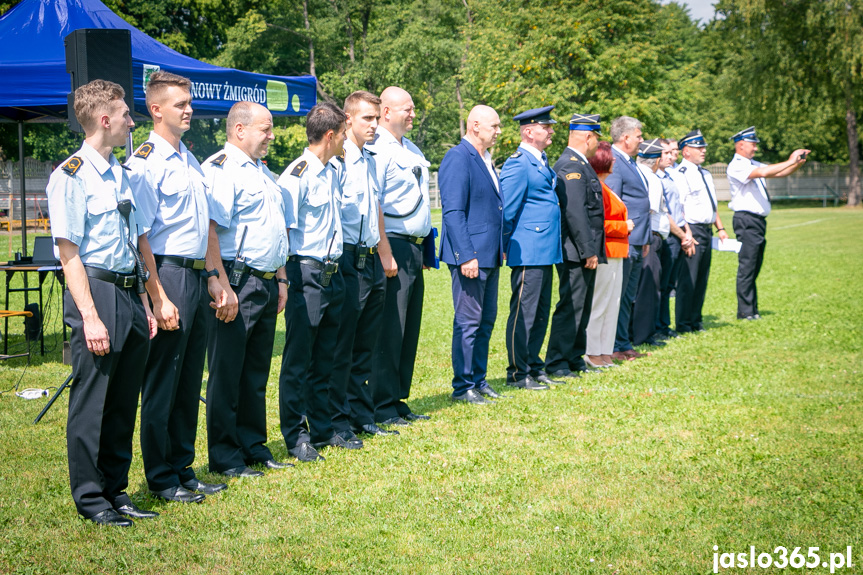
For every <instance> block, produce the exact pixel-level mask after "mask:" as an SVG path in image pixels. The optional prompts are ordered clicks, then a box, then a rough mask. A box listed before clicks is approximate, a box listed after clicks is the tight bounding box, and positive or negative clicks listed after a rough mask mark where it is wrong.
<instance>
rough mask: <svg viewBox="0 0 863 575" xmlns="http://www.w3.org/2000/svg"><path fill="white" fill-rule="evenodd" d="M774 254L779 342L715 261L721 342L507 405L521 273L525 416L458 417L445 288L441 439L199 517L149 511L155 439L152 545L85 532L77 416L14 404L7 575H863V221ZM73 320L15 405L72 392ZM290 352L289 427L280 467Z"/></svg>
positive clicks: (8, 434) (807, 233) (429, 342)
mask: <svg viewBox="0 0 863 575" xmlns="http://www.w3.org/2000/svg"><path fill="white" fill-rule="evenodd" d="M437 217H438V219H439V217H440V216H439V213H438V215H437ZM723 218H724V219H725V221H726V222H727V223H728V224H729V226H728V227H729V231H730V228H731V226H730V222H731V214H730V213H728V212H727V211H726V213H723ZM815 220H817V221H815ZM813 221H815V223H812V222H813ZM768 239H769V244H768V248H767V257H766V261H765V266H764V270H763V272H762V275H761V278H760V279H759V284H758V286H759V292H760V298H761V305H760V307H761V311H762V314H763V316H764V319H763V320H762V321H760V322H738V321H736V320H735V319H734V318H735V312H736V301H735V295H734V294H735V291H734V277H735V273H736V265H737V263H736V257H735V256H734V255H733V254H726V253H714V259H713V269H712V273H711V283H710V288H709V290H708V296H707V302H706V304H705V312H706V320H707V322H706V323H707V327H708V328H709V329H708V331H707V332H705V333H702V334H696V335H689V336H686V337H682V338H680V339H677V340H674V341H672V342H670V343H669V345H668V346H667V347H665V348H663V349H661V350H658V351H653V352H652V355H651V356H650V357H647V358H644V359H641V360H638V361H635V362H629V363H627V364H626V365H624V366H621V367H618V368H615V369H614V370H612V371H610V372H608V373H603V374H600V375H590V376H587V377H584V378H582V379H581V380H580V381H579V382H578V383H574V384H567V385H565V386H560V387H558V388H555V389H552V390H551V391H548V392H543V393H531V392H524V391H521V390H511V389H509V388H506V387H505V386H504V385H503V376H504V373H505V368H506V350H505V347H504V338H503V327H504V325H505V322H506V316H507V309H508V299H509V273H508V272H505V273H503V274H502V276H501V290H500V313H499V314H498V323H497V326H496V329H495V332H494V336H493V340H492V345H491V357H490V379H491V381H492V383H493V385H495V387H496V388H497V389H499V390H500V391H505V392H506V394H507V395H508V396H509V397H508V398H507V399H504V400H501V401H499V402H498V403H497V404H496V405H493V406H484V407H480V408H475V407H472V406H466V405H453V404H451V403H450V401H449V399H448V397H449V393H450V391H451V388H450V384H449V382H450V378H451V371H450V337H451V323H452V303H451V299H450V291H449V290H450V279H449V274H448V273H447V272H445V271H444V270H441V271H435V272H427V273H426V276H425V277H426V297H425V314H424V321H423V331H422V335H421V346H422V352H421V353H420V354H419V357H418V360H417V369H416V375H415V380H414V387H413V394H412V398H411V401H410V403H411V405H412V407H413V408H414V410H416V411H418V412H425V413H429V414H430V415H431V416H432V418H433V419H432V420H431V421H430V422H427V423H423V424H416V425H414V426H412V427H410V428H408V429H406V430H404V431H403V432H402V434H401V435H400V436H398V437H384V438H377V439H370V440H368V441H366V447H365V449H363V450H361V451H359V452H352V451H351V452H346V451H332V450H330V451H328V452H326V453H325V455H326V457H327V461H326V462H325V463H323V464H317V465H300V466H298V467H297V468H296V469H289V470H286V471H280V472H268V473H267V475H266V477H263V478H259V479H252V480H241V481H236V480H235V481H232V482H231V488H230V489H229V490H228V491H227V492H226V493H224V494H221V495H218V496H213V497H209V498H207V500H206V501H205V502H204V503H203V504H201V505H194V506H178V505H175V504H163V503H160V502H157V501H155V500H154V499H152V498H151V497H150V496H149V495H148V494H147V488H146V484H145V482H144V476H143V470H142V464H141V459H140V451H139V448H138V442H137V437H136V440H135V458H134V461H133V465H132V469H131V473H130V485H129V493H130V495H131V496H132V498H133V500H134V501H136V502H137V503H138V504H139V505H141V506H142V507H145V508H149V509H154V510H157V511H159V512H160V513H161V514H162V515H161V517H159V518H158V519H157V520H154V521H146V522H145V521H140V522H138V523H137V525H136V526H135V527H134V528H133V529H130V530H117V529H106V528H98V527H96V526H94V525H92V524H90V523H89V522H86V521H84V520H82V519H80V518H78V517H77V515H76V513H75V508H74V505H73V503H72V499H71V496H70V494H69V485H68V477H67V467H66V451H65V436H64V427H65V420H66V406H67V404H68V399H67V397H63V398H62V399H61V400H60V401H58V402H57V404H56V405H55V406H54V408H53V409H52V410H51V411H50V412H49V413H48V415H47V416H46V417H45V419H44V420H43V422H42V423H40V424H39V425H36V426H34V425H31V423H30V422H31V421H32V419H33V418H34V417H35V415H36V413H37V412H38V411H39V409H40V408H41V407H42V406H43V405H44V403H45V400H43V399H40V400H34V401H25V400H23V399H20V398H18V397H16V396H15V395H14V394H12V393H5V394H3V395H0V453H2V455H3V457H2V458H0V573H7V572H8V573H46V574H47V573H51V574H53V573H106V574H108V573H110V574H114V573H146V574H149V573H152V574H157V573H158V574H161V573H434V574H437V573H444V574H447V573H453V574H456V573H482V574H488V573H513V574H515V573H603V574H612V573H621V574H624V573H626V574H652V573H669V574H687V573H710V572H712V562H713V546H714V545H718V546H719V548H720V551H722V552H735V553H736V552H748V550H749V546H750V545H754V546H755V548H756V549H757V550H758V551H759V552H760V551H772V550H773V549H774V548H775V547H777V546H780V545H782V546H786V547H788V548H789V552H790V550H791V549H792V548H793V547H797V546H802V547H804V549H803V553H804V554H805V553H806V551H807V549H806V548H807V547H809V546H818V547H820V548H821V551H820V553H821V554H822V556H823V557H824V558H825V559H826V553H828V552H835V551H844V550H845V548H846V547H847V546H849V545H850V546H852V548H853V554H854V565H855V567H854V568H853V569H845V570H839V571H837V573H859V572H861V571H859V570H858V569H859V568H858V567H857V565H858V564H863V554H861V551H863V540H861V533H863V520H861V503H863V462H861V451H863V450H861V445H863V433H861V416H863V410H861V407H863V402H861V394H860V386H861V383H863V375H861V372H863V353H861V347H863V343H861V335H863V327H861V326H863V302H861V297H860V296H861V293H863V291H861V286H863V271H861V265H860V264H861V262H863V258H861V256H863V247H861V246H863V212H861V211H849V210H846V209H841V208H840V209H833V208H827V209H823V208H805V209H781V210H777V211H775V212H774V213H773V214H772V215H771V216H770V221H769V231H768ZM2 241H3V240H2V239H0V253H5V250H6V245H5V244H3V243H2ZM46 293H47V289H46ZM56 297H57V294H56V292H55V294H54V298H55V300H54V301H55V304H54V305H55V306H56V305H59V304H58V300H56ZM555 299H556V298H555ZM12 303H13V305H12V307H15V304H16V303H17V301H16V300H14V299H13V302H12ZM18 305H20V303H19V304H18ZM53 318H54V321H53V324H52V326H51V327H50V328H49V330H48V331H49V333H48V336H47V341H48V343H49V347H54V351H53V352H52V353H50V354H48V355H47V356H46V357H45V358H44V359H43V358H41V357H39V356H38V354H37V355H36V356H34V357H33V358H32V362H31V365H30V366H29V368H27V369H26V370H25V369H24V368H25V365H26V361H24V360H15V361H11V362H7V363H6V364H5V365H0V388H2V389H7V388H9V387H11V386H13V385H15V383H16V381H18V380H19V379H20V387H21V388H22V389H23V388H27V387H40V388H44V387H49V386H57V385H59V384H60V383H61V382H62V381H63V379H64V378H65V376H66V374H67V373H68V372H69V370H68V368H67V367H65V366H63V365H61V364H60V363H59V358H60V355H59V353H60V352H59V346H55V345H54V343H53V342H55V341H56V340H57V339H58V338H57V336H56V333H59V320H58V318H57V315H56V314H55V315H54V316H53ZM280 325H282V326H283V323H282V322H281V321H280ZM10 326H11V327H10V331H12V332H13V338H15V337H17V336H15V334H16V333H20V332H22V331H23V328H22V327H21V326H20V320H15V321H14V322H10ZM13 328H14V329H13ZM283 338H284V331H283V328H282V327H280V329H279V333H278V334H277V343H276V351H275V352H274V358H273V364H272V368H271V380H270V381H271V385H270V388H269V393H268V409H267V413H268V426H269V431H270V437H271V442H270V447H271V449H272V450H273V452H274V454H275V456H276V457H277V458H286V457H287V454H286V450H285V446H284V442H283V441H282V439H281V437H280V435H279V426H278V409H277V385H276V381H277V377H278V367H279V364H280V361H279V360H280V356H281V346H282V344H283V341H284V339H283ZM198 449H199V457H198V460H197V461H196V470H197V471H198V472H199V475H200V476H201V477H202V478H203V479H205V480H207V479H209V480H214V479H216V478H215V477H213V476H211V475H209V474H208V473H207V472H206V464H207V461H206V430H205V427H204V417H203V412H202V413H201V415H200V418H199V435H198ZM737 571H741V572H742V571H743V570H737ZM787 571H792V570H791V569H787V570H785V571H779V570H775V569H773V570H763V569H757V570H750V571H747V572H758V573H771V572H772V573H779V572H787ZM805 572H807V573H808V572H812V573H827V572H828V570H827V569H822V568H820V567H819V568H818V569H814V570H805Z"/></svg>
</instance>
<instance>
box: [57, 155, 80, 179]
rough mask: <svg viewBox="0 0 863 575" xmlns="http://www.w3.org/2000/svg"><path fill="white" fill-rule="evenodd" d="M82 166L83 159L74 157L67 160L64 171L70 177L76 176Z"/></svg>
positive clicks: (63, 167)
mask: <svg viewBox="0 0 863 575" xmlns="http://www.w3.org/2000/svg"><path fill="white" fill-rule="evenodd" d="M81 164H82V161H81V158H79V157H78V156H72V157H71V158H69V159H68V160H66V163H65V164H63V166H62V170H63V171H64V172H66V173H67V174H69V175H70V176H74V175H75V172H77V171H78V170H79V169H80V168H81Z"/></svg>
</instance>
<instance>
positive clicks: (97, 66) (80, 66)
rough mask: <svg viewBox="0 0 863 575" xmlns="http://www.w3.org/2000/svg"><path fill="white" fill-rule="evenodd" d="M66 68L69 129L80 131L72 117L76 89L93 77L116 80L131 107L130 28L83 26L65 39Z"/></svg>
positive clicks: (132, 103) (132, 106) (131, 108)
mask: <svg viewBox="0 0 863 575" xmlns="http://www.w3.org/2000/svg"><path fill="white" fill-rule="evenodd" d="M65 43H66V71H67V72H69V74H71V75H72V92H71V93H70V94H69V98H68V109H67V114H68V118H69V129H70V130H72V131H73V132H83V131H84V129H83V128H82V127H81V124H79V123H78V120H77V119H76V118H75V90H76V89H78V87H80V86H83V85H84V84H87V83H89V82H92V81H93V80H109V81H111V82H116V83H117V84H120V86H122V87H123V90H124V91H125V92H126V97H125V98H124V100H125V101H126V104H127V105H128V106H129V110H133V109H134V104H135V103H134V100H133V94H132V34H131V33H130V32H129V30H102V29H96V28H82V29H80V30H75V31H74V32H72V33H71V34H69V35H68V36H66V38H65Z"/></svg>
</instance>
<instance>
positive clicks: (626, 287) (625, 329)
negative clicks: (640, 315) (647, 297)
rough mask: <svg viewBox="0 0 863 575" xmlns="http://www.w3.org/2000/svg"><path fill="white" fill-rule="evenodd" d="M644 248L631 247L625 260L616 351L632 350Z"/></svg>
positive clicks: (615, 342) (615, 338) (615, 339)
mask: <svg viewBox="0 0 863 575" xmlns="http://www.w3.org/2000/svg"><path fill="white" fill-rule="evenodd" d="M643 248H644V246H629V256H628V257H626V258H623V272H622V274H621V276H622V277H621V280H622V281H623V289H622V290H621V292H620V311H619V312H618V314H617V334H616V335H615V336H614V351H629V350H630V349H632V336H631V331H630V325H631V322H632V308H633V303H635V296H636V294H637V293H638V284H639V282H640V281H641V267H642V264H643V260H644V257H643V256H642V254H643V253H644V251H643Z"/></svg>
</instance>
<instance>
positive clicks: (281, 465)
mask: <svg viewBox="0 0 863 575" xmlns="http://www.w3.org/2000/svg"><path fill="white" fill-rule="evenodd" d="M258 465H263V466H264V467H266V468H267V469H287V468H288V467H293V466H294V464H293V463H286V462H281V461H276V460H275V459H267V460H266V461H259V462H258Z"/></svg>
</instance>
